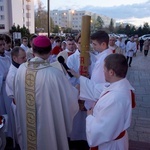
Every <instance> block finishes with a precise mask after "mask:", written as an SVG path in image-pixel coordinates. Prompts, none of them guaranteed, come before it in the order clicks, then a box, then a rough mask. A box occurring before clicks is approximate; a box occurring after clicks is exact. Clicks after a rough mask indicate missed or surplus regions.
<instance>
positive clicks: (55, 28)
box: [53, 25, 60, 33]
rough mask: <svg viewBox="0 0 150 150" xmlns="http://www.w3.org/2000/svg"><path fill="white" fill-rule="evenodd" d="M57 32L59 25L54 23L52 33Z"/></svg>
mask: <svg viewBox="0 0 150 150" xmlns="http://www.w3.org/2000/svg"><path fill="white" fill-rule="evenodd" d="M59 32H60V29H59V26H58V25H55V26H54V29H53V33H59Z"/></svg>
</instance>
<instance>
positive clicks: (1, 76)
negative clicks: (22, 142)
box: [0, 36, 12, 137]
mask: <svg viewBox="0 0 150 150" xmlns="http://www.w3.org/2000/svg"><path fill="white" fill-rule="evenodd" d="M10 65H11V59H10V57H9V56H7V55H5V41H4V38H3V36H0V116H1V115H4V114H6V115H8V117H9V116H10V113H11V112H10V106H11V99H10V98H9V97H8V96H7V94H6V76H7V73H8V70H9V67H10ZM6 130H7V133H6V136H7V137H12V129H11V123H10V119H9V118H8V126H7V129H6Z"/></svg>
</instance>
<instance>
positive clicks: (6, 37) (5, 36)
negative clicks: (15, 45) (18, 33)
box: [3, 34, 12, 44]
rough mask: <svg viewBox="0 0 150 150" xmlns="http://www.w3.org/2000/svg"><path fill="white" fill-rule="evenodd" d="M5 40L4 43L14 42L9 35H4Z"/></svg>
mask: <svg viewBox="0 0 150 150" xmlns="http://www.w3.org/2000/svg"><path fill="white" fill-rule="evenodd" d="M3 38H4V41H5V42H6V43H7V44H8V43H11V42H12V40H11V38H10V36H9V35H7V34H3Z"/></svg>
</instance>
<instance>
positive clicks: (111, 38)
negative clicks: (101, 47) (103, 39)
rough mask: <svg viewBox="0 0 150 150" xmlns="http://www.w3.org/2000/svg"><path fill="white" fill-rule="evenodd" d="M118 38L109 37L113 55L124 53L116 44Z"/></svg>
mask: <svg viewBox="0 0 150 150" xmlns="http://www.w3.org/2000/svg"><path fill="white" fill-rule="evenodd" d="M115 42H116V38H115V37H114V36H110V37H109V49H111V50H112V52H113V53H122V51H121V48H120V47H119V46H117V45H116V44H115Z"/></svg>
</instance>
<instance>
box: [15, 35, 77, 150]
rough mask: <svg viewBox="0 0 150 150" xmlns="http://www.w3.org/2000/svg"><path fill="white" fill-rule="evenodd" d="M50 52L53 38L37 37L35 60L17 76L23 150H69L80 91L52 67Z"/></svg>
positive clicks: (16, 96)
mask: <svg viewBox="0 0 150 150" xmlns="http://www.w3.org/2000/svg"><path fill="white" fill-rule="evenodd" d="M50 51H51V42H50V40H49V38H48V37H46V36H38V37H36V38H35V39H34V40H33V53H34V55H35V57H34V58H32V59H31V60H30V61H28V62H26V63H23V64H22V65H21V66H20V67H19V69H18V70H17V73H16V77H15V82H14V86H15V92H14V98H15V102H16V108H17V109H16V110H17V122H19V124H20V130H21V134H20V135H21V139H22V142H21V144H20V148H21V149H22V150H27V149H30V148H31V149H36V150H50V149H52V150H69V146H68V139H67V137H68V136H69V134H70V132H71V130H72V121H73V118H74V116H75V114H76V113H77V111H78V91H77V89H76V88H74V87H73V86H72V85H71V84H70V83H69V81H68V79H67V78H66V76H65V75H64V73H63V72H61V71H60V70H58V69H57V68H54V67H52V66H51V65H50V63H49V61H48V58H49V55H50ZM53 89H54V90H53Z"/></svg>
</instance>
